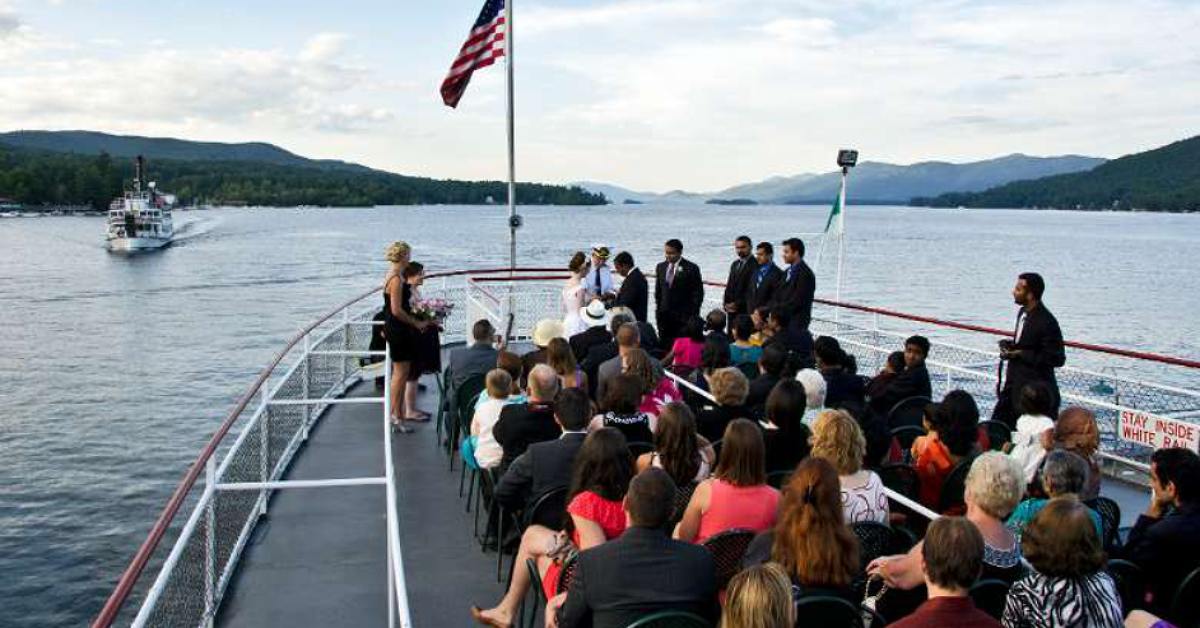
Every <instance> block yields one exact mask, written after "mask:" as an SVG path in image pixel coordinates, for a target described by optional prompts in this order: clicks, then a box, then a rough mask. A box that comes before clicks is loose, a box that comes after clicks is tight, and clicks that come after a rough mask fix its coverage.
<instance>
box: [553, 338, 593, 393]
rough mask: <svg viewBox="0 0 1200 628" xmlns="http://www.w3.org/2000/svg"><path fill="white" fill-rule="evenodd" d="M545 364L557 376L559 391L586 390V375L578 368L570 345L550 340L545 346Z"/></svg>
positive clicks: (563, 341)
mask: <svg viewBox="0 0 1200 628" xmlns="http://www.w3.org/2000/svg"><path fill="white" fill-rule="evenodd" d="M546 364H549V365H550V368H552V369H554V372H555V373H556V374H558V383H559V389H560V390H562V389H566V388H582V389H583V390H587V374H586V373H584V372H583V369H581V368H579V363H578V362H576V361H575V354H574V353H573V352H572V351H571V345H570V343H568V342H567V341H566V340H564V339H562V338H551V339H550V342H549V343H547V344H546Z"/></svg>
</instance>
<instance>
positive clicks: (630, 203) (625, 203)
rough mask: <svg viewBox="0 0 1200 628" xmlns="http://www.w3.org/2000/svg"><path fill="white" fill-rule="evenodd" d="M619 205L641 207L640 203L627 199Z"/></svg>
mask: <svg viewBox="0 0 1200 628" xmlns="http://www.w3.org/2000/svg"><path fill="white" fill-rule="evenodd" d="M621 204H622V205H642V204H643V203H642V202H641V201H637V200H634V199H632V198H627V199H625V200H623V201H621Z"/></svg>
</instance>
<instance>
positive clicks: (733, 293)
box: [721, 236, 758, 334]
mask: <svg viewBox="0 0 1200 628" xmlns="http://www.w3.org/2000/svg"><path fill="white" fill-rule="evenodd" d="M752 246H753V245H752V244H751V243H750V236H738V237H737V239H736V240H734V241H733V251H734V253H736V254H737V259H734V260H733V262H732V263H730V264H729V279H726V280H725V296H724V297H723V298H722V299H721V302H722V303H723V304H725V313H726V314H727V315H728V316H727V318H728V319H729V325H728V328H729V333H730V334H732V333H733V321H734V320H735V319H736V318H737V317H738V316H739V315H742V314H747V315H748V314H750V311H749V310H747V309H746V293H748V292H749V291H750V286H751V284H752V282H753V278H754V271H756V270H758V264H755V263H754V257H753V256H752V255H751V251H750V249H751V247H752Z"/></svg>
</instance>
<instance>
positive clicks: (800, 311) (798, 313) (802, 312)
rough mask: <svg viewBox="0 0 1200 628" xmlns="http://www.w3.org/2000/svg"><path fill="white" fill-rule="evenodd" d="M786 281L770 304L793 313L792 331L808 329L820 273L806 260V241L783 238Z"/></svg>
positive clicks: (782, 283)
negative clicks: (809, 265)
mask: <svg viewBox="0 0 1200 628" xmlns="http://www.w3.org/2000/svg"><path fill="white" fill-rule="evenodd" d="M783 262H784V264H786V265H787V266H786V267H785V268H784V270H783V281H782V282H781V283H780V284H779V288H778V289H777V290H776V291H775V294H774V296H773V297H772V299H771V306H772V307H777V308H780V309H784V310H786V311H787V312H788V313H789V314H790V315H791V328H792V331H795V332H799V331H808V324H809V323H810V322H812V307H813V297H814V296H816V292H817V277H816V275H814V274H813V271H812V269H811V268H809V267H808V264H806V263H804V241H803V240H801V239H800V238H788V239H787V240H784V241H783Z"/></svg>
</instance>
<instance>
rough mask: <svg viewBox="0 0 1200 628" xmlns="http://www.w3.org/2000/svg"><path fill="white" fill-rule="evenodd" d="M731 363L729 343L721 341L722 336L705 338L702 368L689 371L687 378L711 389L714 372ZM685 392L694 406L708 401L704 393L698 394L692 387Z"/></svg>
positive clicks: (695, 383) (702, 388)
mask: <svg viewBox="0 0 1200 628" xmlns="http://www.w3.org/2000/svg"><path fill="white" fill-rule="evenodd" d="M729 365H730V362H729V345H728V344H726V343H724V342H721V339H720V338H705V339H704V347H703V349H701V351H700V368H698V369H696V370H694V371H691V372H689V373H688V374H687V376H686V378H687V380H688V381H689V382H690V383H692V384H694V385H695V386H696V387H697V388H699V389H700V390H705V391H711V390H712V383H711V380H712V376H713V373H716V372H717V371H718V370H720V369H723V368H726V367H728V366H729ZM683 394H684V398H685V399H686V400H687V401H688V403H690V404H691V405H692V407H699V406H702V405H704V404H705V403H706V402H707V400H706V399H705V398H704V397H703V395H697V394H696V392H695V391H693V390H691V389H690V388H688V389H685V390H684V393H683Z"/></svg>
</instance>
